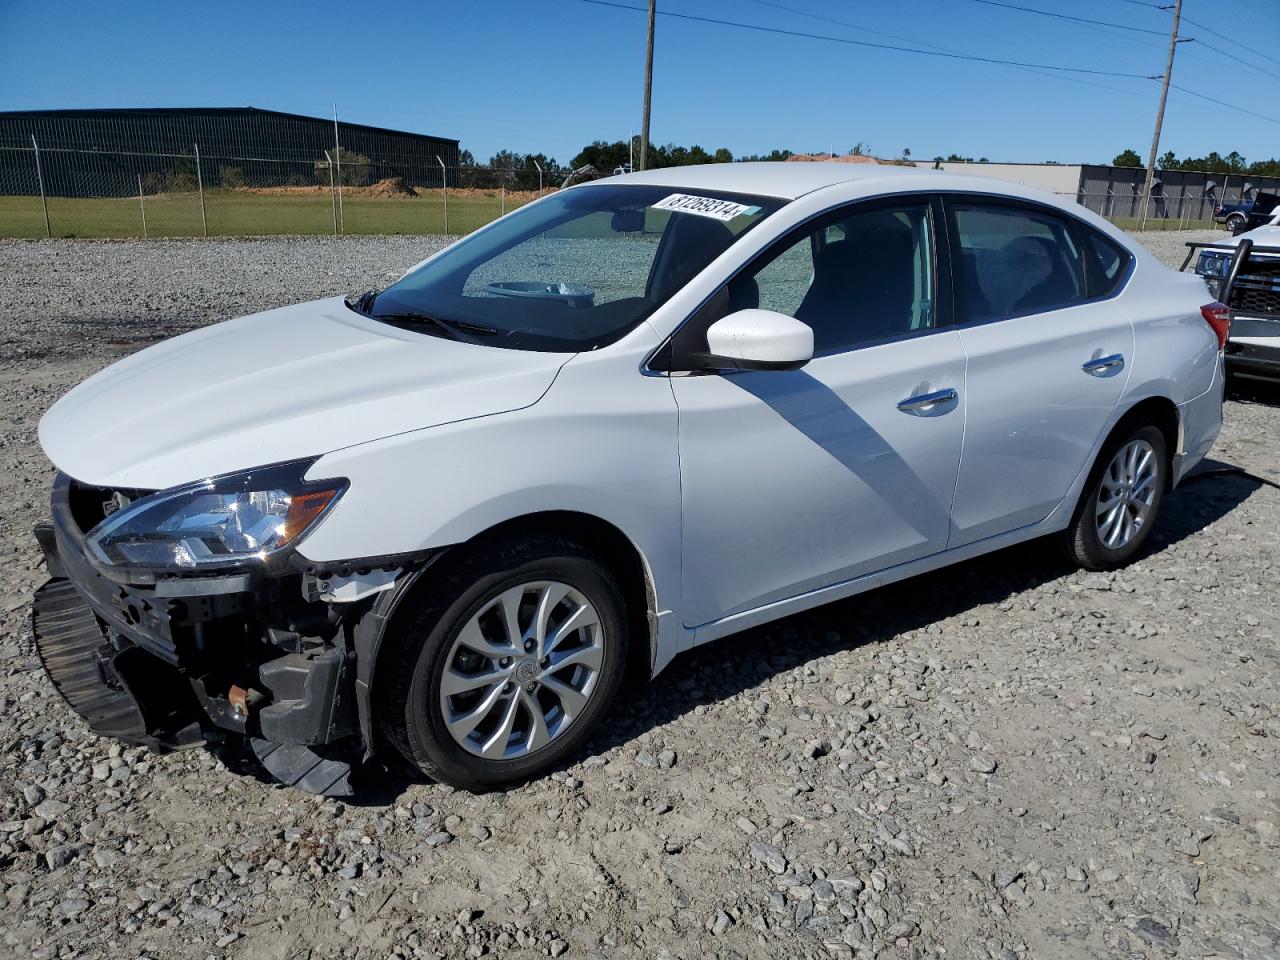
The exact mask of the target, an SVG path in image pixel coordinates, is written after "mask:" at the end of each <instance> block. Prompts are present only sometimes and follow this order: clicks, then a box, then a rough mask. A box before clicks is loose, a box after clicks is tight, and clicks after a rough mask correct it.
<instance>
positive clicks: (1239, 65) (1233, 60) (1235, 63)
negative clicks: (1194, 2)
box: [1183, 17, 1280, 80]
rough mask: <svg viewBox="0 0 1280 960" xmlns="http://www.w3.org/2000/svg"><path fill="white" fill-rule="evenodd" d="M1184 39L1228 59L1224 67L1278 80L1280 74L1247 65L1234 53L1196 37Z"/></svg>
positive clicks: (1254, 65) (1252, 64) (1204, 58)
mask: <svg viewBox="0 0 1280 960" xmlns="http://www.w3.org/2000/svg"><path fill="white" fill-rule="evenodd" d="M1183 19H1184V20H1185V19H1186V17H1183ZM1186 39H1188V40H1192V41H1194V42H1195V44H1196V46H1198V47H1204V48H1205V49H1206V50H1212V51H1213V52H1214V53H1216V54H1219V55H1220V56H1223V57H1226V58H1228V60H1229V61H1230V62H1229V63H1227V64H1226V66H1228V67H1235V68H1236V69H1245V68H1247V69H1249V70H1253V71H1255V72H1257V73H1261V74H1262V75H1263V76H1267V77H1272V78H1273V79H1276V80H1280V73H1274V72H1273V71H1271V70H1268V69H1267V68H1266V67H1260V66H1258V65H1257V64H1256V63H1249V62H1248V61H1245V60H1241V59H1240V58H1239V57H1237V56H1236V55H1235V54H1234V53H1230V52H1228V51H1226V50H1223V49H1222V48H1221V47H1215V46H1214V45H1213V44H1211V43H1207V42H1206V41H1204V40H1201V39H1199V38H1198V37H1187V38H1186ZM1196 59H1197V60H1208V59H1209V58H1208V57H1196ZM1219 66H1222V64H1219Z"/></svg>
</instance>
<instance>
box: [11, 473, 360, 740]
mask: <svg viewBox="0 0 1280 960" xmlns="http://www.w3.org/2000/svg"><path fill="white" fill-rule="evenodd" d="M69 487H70V481H69V480H68V478H66V477H65V476H59V478H58V480H57V482H56V483H55V485H54V493H53V499H52V513H53V523H52V524H50V525H44V526H42V527H40V528H37V530H36V538H37V540H38V541H39V543H40V546H41V548H42V550H43V551H44V555H45V561H46V563H47V566H48V570H49V573H50V575H51V577H52V579H50V580H49V582H48V583H46V584H45V585H44V586H43V587H41V588H40V589H39V590H38V591H37V592H36V595H35V599H34V602H33V611H32V621H33V626H34V632H35V638H36V644H37V647H38V650H39V654H40V658H41V661H42V662H43V664H44V666H45V669H46V670H47V672H48V674H49V676H50V678H51V679H52V681H53V683H54V685H55V686H56V687H57V689H58V690H59V692H60V693H61V694H62V695H63V697H64V698H65V699H66V701H67V702H68V703H69V704H70V705H71V707H72V708H73V709H74V710H75V711H76V712H77V713H79V714H80V715H81V716H82V717H83V718H84V719H85V720H86V721H87V722H88V724H89V726H90V728H92V729H93V730H94V731H95V732H96V733H99V734H102V735H104V736H111V737H115V738H118V739H121V740H125V741H127V742H130V743H138V744H144V745H146V746H149V747H152V748H153V749H158V750H170V749H179V748H182V747H188V746H192V745H195V744H198V743H200V742H202V741H204V740H206V739H209V738H210V737H217V736H219V735H222V734H226V733H232V734H243V735H245V736H248V737H250V738H253V739H257V740H265V741H271V742H272V743H276V744H296V745H307V746H317V745H324V744H337V743H339V742H341V741H350V742H352V743H355V742H357V741H359V740H360V739H361V738H360V737H359V729H360V725H359V724H358V722H357V710H356V702H355V674H356V670H355V652H354V650H353V649H352V648H351V647H350V644H349V642H348V638H349V637H350V631H349V630H347V629H346V627H347V626H348V623H347V621H348V620H349V619H350V618H352V617H358V616H359V614H360V613H361V612H362V610H363V608H361V607H360V605H358V604H344V605H338V604H328V603H324V602H320V601H318V600H315V599H308V598H307V597H306V596H304V593H303V586H304V584H303V581H304V574H303V573H302V572H301V571H299V570H296V569H282V570H279V571H277V572H275V573H271V574H267V573H265V572H261V571H260V572H256V573H243V574H236V575H232V576H219V577H182V578H170V579H163V578H161V579H155V580H154V582H151V583H122V582H119V581H117V580H115V579H112V578H109V577H108V576H106V575H105V574H104V573H103V572H102V571H100V570H99V569H98V568H97V567H96V566H95V565H94V563H93V562H92V561H91V560H90V559H89V557H88V555H87V553H86V550H85V545H84V537H83V534H82V533H81V531H80V530H79V528H78V526H77V524H76V521H75V518H74V516H73V515H72V511H71V509H70V506H69V492H68V491H69ZM335 608H336V609H335Z"/></svg>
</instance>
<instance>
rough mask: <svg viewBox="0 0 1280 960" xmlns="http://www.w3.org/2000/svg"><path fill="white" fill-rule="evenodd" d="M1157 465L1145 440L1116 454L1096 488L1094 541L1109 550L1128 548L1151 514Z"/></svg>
mask: <svg viewBox="0 0 1280 960" xmlns="http://www.w3.org/2000/svg"><path fill="white" fill-rule="evenodd" d="M1159 477H1160V464H1159V460H1158V458H1157V457H1156V451H1155V448H1154V447H1152V446H1151V444H1149V443H1148V442H1147V441H1146V440H1140V439H1139V440H1130V441H1129V442H1128V443H1126V444H1125V445H1124V446H1123V447H1121V448H1120V449H1119V450H1117V451H1116V454H1115V456H1114V457H1112V458H1111V462H1110V463H1109V464H1107V469H1106V470H1105V471H1103V474H1102V481H1101V483H1100V484H1099V486H1098V501H1097V512H1096V514H1095V516H1096V519H1097V529H1098V541H1099V542H1100V543H1101V544H1102V545H1103V546H1104V547H1106V548H1107V549H1109V550H1120V549H1123V548H1124V547H1126V546H1128V545H1129V543H1131V542H1132V541H1133V539H1134V537H1136V536H1137V535H1138V532H1139V531H1140V530H1141V529H1142V526H1143V524H1145V523H1146V522H1147V518H1148V516H1150V514H1151V506H1152V504H1153V503H1154V502H1155V498H1156V490H1157V486H1156V485H1157V482H1158V480H1159Z"/></svg>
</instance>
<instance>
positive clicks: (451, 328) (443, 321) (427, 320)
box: [346, 290, 499, 341]
mask: <svg viewBox="0 0 1280 960" xmlns="http://www.w3.org/2000/svg"><path fill="white" fill-rule="evenodd" d="M378 292H379V291H377V290H366V291H365V292H364V293H361V294H358V295H356V296H354V297H351V298H349V299H348V300H347V301H346V303H347V306H348V307H350V308H351V309H352V310H354V311H355V312H356V313H360V314H363V315H364V316H366V317H368V318H369V319H371V320H381V321H383V322H385V323H390V324H396V325H400V326H411V327H432V328H433V329H435V330H439V331H440V332H441V333H443V334H445V335H446V336H447V337H448V338H449V339H450V340H464V341H466V340H469V338H470V336H492V335H493V334H495V333H498V332H499V331H498V329H497V327H486V326H484V325H483V324H479V323H468V322H467V321H465V320H450V319H448V318H447V317H439V316H436V315H435V314H434V313H421V312H419V311H417V310H397V311H393V312H391V313H379V314H377V315H375V314H374V312H373V301H374V300H376V299H377V297H378Z"/></svg>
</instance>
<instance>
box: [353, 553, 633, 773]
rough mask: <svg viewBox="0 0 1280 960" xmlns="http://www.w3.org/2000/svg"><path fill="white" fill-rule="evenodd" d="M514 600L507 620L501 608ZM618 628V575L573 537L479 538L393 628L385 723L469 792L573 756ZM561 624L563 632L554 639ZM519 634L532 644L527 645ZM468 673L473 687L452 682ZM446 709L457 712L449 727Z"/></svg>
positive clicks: (382, 676)
mask: <svg viewBox="0 0 1280 960" xmlns="http://www.w3.org/2000/svg"><path fill="white" fill-rule="evenodd" d="M562 588H563V589H564V590H566V591H567V592H566V593H564V595H563V598H562V599H561V600H559V601H556V599H555V598H556V596H557V595H559V594H560V592H561V590H562ZM544 606H545V607H547V608H549V609H547V612H546V615H545V617H542V616H540V610H541V609H542V607H544ZM513 609H514V610H515V612H514V613H513V614H511V616H514V618H515V620H516V627H515V628H514V629H513V628H512V627H510V625H509V624H510V619H509V617H508V616H506V614H510V612H511V610H513ZM584 611H585V612H584ZM571 615H572V617H571ZM540 622H541V623H543V624H544V626H545V629H544V630H543V631H542V632H541V633H539V631H538V629H537V624H538V623H540ZM593 622H594V624H595V626H591V624H592V623H593ZM579 623H581V624H584V625H583V626H581V627H575V626H574V624H579ZM626 624H627V618H626V615H625V602H624V600H623V596H622V591H621V590H620V589H619V587H618V584H617V582H616V581H615V579H614V578H613V576H612V574H611V573H610V572H609V571H608V569H607V568H606V567H605V566H604V565H603V564H602V563H600V562H599V561H598V560H596V559H595V558H594V557H593V556H591V555H590V554H589V553H587V552H586V551H585V550H583V549H582V548H581V547H579V546H577V545H576V544H573V543H569V542H567V541H561V540H552V539H537V540H534V539H524V540H512V541H507V542H503V543H495V544H492V545H490V546H487V547H483V548H480V549H478V550H476V551H475V552H474V553H473V554H471V555H470V556H469V557H467V558H466V559H465V560H463V561H462V562H461V563H460V564H459V565H457V566H456V567H454V568H453V569H452V570H451V572H450V573H449V574H448V575H446V576H444V577H443V578H442V579H441V581H440V582H437V583H433V584H431V586H430V587H429V588H425V589H423V590H422V591H420V592H419V593H418V594H416V595H410V596H409V597H408V598H406V600H405V603H404V606H402V608H401V610H400V611H398V612H397V613H396V615H395V617H394V618H393V620H392V622H391V624H390V625H389V626H388V636H387V637H386V638H385V640H384V644H386V645H387V646H388V654H387V658H386V660H385V661H382V662H380V663H379V665H378V673H377V680H376V681H375V690H374V692H373V698H374V705H375V710H376V711H377V715H378V717H379V723H380V726H381V728H382V731H383V733H384V734H385V735H386V736H387V738H388V739H389V740H390V741H391V742H392V743H394V744H395V745H396V746H397V748H398V749H399V750H400V752H401V753H402V754H403V755H404V757H405V759H406V760H408V761H409V762H410V763H411V764H413V765H414V766H415V767H417V768H418V769H419V770H421V771H422V772H423V773H424V774H426V775H427V776H428V777H430V778H432V779H434V780H438V781H441V782H443V783H448V784H450V785H452V786H454V787H458V788H461V789H464V790H472V791H484V790H492V789H495V788H499V787H505V786H510V785H514V784H517V783H521V782H523V781H526V780H529V779H531V778H533V777H536V776H538V775H539V774H542V773H545V772H546V771H548V770H550V769H552V768H554V767H556V766H558V765H561V764H562V763H564V762H565V761H566V760H568V758H570V757H571V756H572V755H573V754H575V753H576V751H578V750H579V749H580V747H581V746H582V744H583V741H584V740H585V739H586V738H587V737H588V736H589V735H590V734H591V732H592V729H593V728H594V727H595V726H596V724H597V722H598V720H599V719H600V715H601V714H602V713H603V712H604V710H605V709H606V708H607V706H608V705H609V704H610V703H612V702H613V701H614V699H615V697H616V695H617V693H618V689H619V687H620V685H621V683H622V679H623V674H624V672H625V666H626V662H627V642H628V639H627V632H626ZM559 627H565V628H566V630H567V632H565V633H564V635H563V636H562V637H560V638H559V643H558V646H553V644H552V641H553V640H554V639H555V638H556V630H557V628H559ZM569 628H572V629H569ZM516 631H519V632H520V638H519V639H516V640H515V641H514V643H513V642H512V640H511V635H512V634H513V633H515V632H516ZM543 636H545V642H546V644H547V646H548V648H549V652H546V653H545V656H546V659H543V657H542V655H543V654H544V651H543V650H542V649H541V644H542V643H543V642H544V641H543V639H541V638H542V637H543ZM525 638H527V640H525ZM522 640H524V641H525V642H527V643H532V644H534V648H533V649H532V650H529V649H527V648H526V649H525V650H524V651H523V654H522V652H521V649H520V648H521V646H523V644H522V642H521V641H522ZM502 652H506V653H507V655H506V656H505V657H503V656H499V653H502ZM551 658H555V659H554V660H552V659H551ZM562 663H563V664H564V665H563V666H562V665H561V664H562ZM531 664H532V665H531ZM504 678H505V679H504ZM446 679H447V681H448V683H449V684H450V687H449V688H448V689H446V688H445V683H446ZM472 683H480V684H482V685H480V686H478V687H477V688H475V689H466V690H460V691H459V690H457V688H459V687H461V686H466V685H469V684H472ZM486 704H488V706H487V707H486ZM535 710H537V711H538V712H539V713H541V715H542V724H541V726H540V727H539V725H538V721H537V719H536V716H535V713H534V711H535ZM446 711H447V714H446ZM482 712H483V714H484V715H483V716H482V717H481V719H480V720H479V721H478V725H472V726H473V729H471V731H470V732H469V733H463V734H462V738H461V739H460V738H459V735H458V733H462V732H463V731H465V730H466V729H467V727H468V725H469V724H471V720H473V719H474V718H475V717H476V715H477V714H479V713H482ZM446 715H448V716H450V717H452V718H454V719H455V720H458V721H459V722H458V723H457V724H455V730H456V731H457V732H451V729H450V724H449V723H448V722H447V721H446ZM486 744H487V745H488V746H487V748H486ZM486 754H487V755H486Z"/></svg>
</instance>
